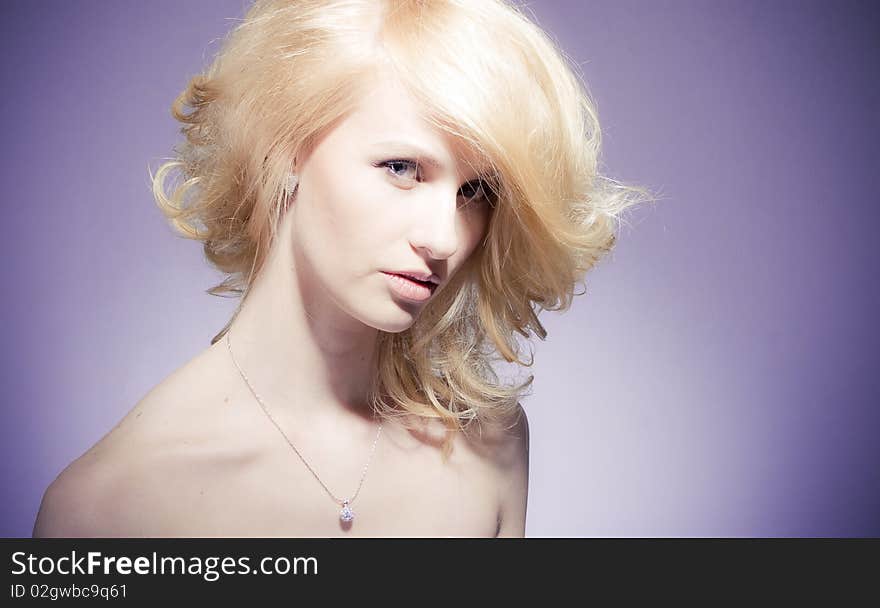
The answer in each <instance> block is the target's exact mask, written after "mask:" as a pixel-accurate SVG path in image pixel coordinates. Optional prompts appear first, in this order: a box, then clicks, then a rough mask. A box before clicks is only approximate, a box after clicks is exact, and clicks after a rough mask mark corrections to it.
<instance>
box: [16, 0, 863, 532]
mask: <svg viewBox="0 0 880 608" xmlns="http://www.w3.org/2000/svg"><path fill="white" fill-rule="evenodd" d="M247 4H248V3H247V2H245V0H225V1H218V0H199V1H196V0H188V1H187V2H178V1H169V0H164V1H162V2H157V1H152V2H136V1H134V0H129V1H127V2H110V1H103V2H96V1H88V2H86V1H82V0H81V1H78V2H45V1H43V2H39V3H25V2H18V3H9V4H5V5H4V13H5V15H4V17H5V18H4V19H3V22H2V23H3V25H2V28H3V36H2V37H0V45H2V58H3V59H2V70H3V82H4V83H5V86H4V94H3V95H2V98H0V99H2V104H3V111H2V122H3V132H4V134H5V136H6V137H7V142H8V143H9V144H10V145H9V146H8V147H7V154H6V158H5V162H3V163H2V169H0V170H2V172H3V183H4V184H5V186H4V189H5V194H4V202H3V212H4V218H5V220H6V224H5V226H6V231H5V238H3V239H2V252H3V258H2V259H5V260H7V261H9V262H10V263H9V264H6V265H5V266H4V269H3V272H4V274H5V276H6V281H5V283H6V285H7V287H6V288H5V297H4V298H3V303H2V307H3V319H4V320H5V325H6V328H7V334H6V339H5V340H3V367H2V372H0V373H2V378H3V387H4V395H3V406H2V414H3V418H2V429H0V467H2V468H0V482H2V488H3V490H2V500H0V535H3V536H16V537H18V536H29V535H30V534H31V529H32V526H33V522H34V517H35V515H36V512H37V509H38V506H39V502H40V498H41V496H42V493H43V491H44V489H45V488H46V486H47V485H48V484H49V483H50V482H51V481H52V479H53V478H54V477H55V476H56V475H57V474H58V473H59V472H60V471H61V470H62V469H63V468H64V467H65V466H66V465H67V464H68V463H69V462H70V461H71V460H73V459H74V458H76V457H78V456H79V455H80V454H81V453H82V452H83V451H85V450H86V449H87V448H88V447H89V446H91V445H92V444H93V443H94V442H95V441H97V440H98V439H99V438H100V437H101V436H102V435H103V434H104V433H106V432H107V431H109V430H110V428H111V427H112V426H113V425H115V424H116V422H117V421H118V420H119V419H120V418H121V417H122V416H123V414H124V413H125V412H127V411H128V410H129V409H130V408H131V407H132V406H133V405H134V404H135V403H136V402H137V401H138V400H139V399H140V398H141V397H142V396H143V395H144V394H145V393H146V392H147V391H148V390H149V389H150V388H152V387H153V386H155V385H156V384H157V383H158V382H160V381H161V380H162V379H163V378H164V377H165V376H167V375H168V374H169V373H171V372H172V371H174V370H175V369H177V368H178V367H180V366H181V365H183V364H184V363H185V362H186V361H187V360H189V359H190V358H191V357H193V356H195V354H196V353H198V352H199V351H201V350H202V349H204V348H206V347H207V346H208V344H209V341H210V338H211V337H212V336H213V335H214V334H215V333H216V332H217V331H218V330H219V329H220V328H221V327H222V326H223V324H224V323H225V321H226V320H227V318H228V316H229V315H230V314H231V313H232V311H233V308H234V302H233V301H231V300H223V299H219V298H214V297H211V296H208V295H206V294H205V293H204V291H205V289H207V288H208V287H210V286H211V285H213V284H215V283H216V282H218V281H219V280H220V278H221V275H220V274H219V273H217V272H215V271H213V270H212V269H210V268H209V267H208V266H207V264H206V262H205V261H204V260H203V257H202V254H201V250H200V248H199V246H198V244H197V243H195V242H192V241H186V240H184V239H181V238H178V237H176V236H174V235H173V234H172V232H171V230H170V229H169V228H168V227H167V225H166V224H165V222H164V220H163V218H162V217H161V214H160V213H159V211H158V210H157V209H156V208H155V207H154V205H153V202H152V197H151V194H150V192H149V184H148V174H147V165H148V163H149V164H150V166H152V167H154V168H155V167H156V166H158V164H159V162H160V161H161V159H162V157H165V156H167V155H169V154H171V146H172V145H173V144H174V142H175V141H177V126H178V125H177V124H176V123H175V122H174V121H173V120H172V118H171V117H170V114H169V106H170V104H171V102H172V100H173V99H174V97H175V96H176V95H177V94H178V92H179V91H180V90H181V89H182V88H183V87H184V85H185V84H186V81H187V79H188V78H189V77H190V76H191V75H192V74H194V73H195V72H196V71H198V70H199V69H200V68H201V67H202V66H203V65H205V64H206V63H207V61H208V60H209V59H210V57H211V56H212V55H213V53H214V52H215V51H216V50H217V44H216V42H215V43H211V41H216V40H217V39H219V38H220V37H222V36H223V35H224V34H225V33H226V32H227V31H228V30H229V29H230V28H231V27H232V26H233V25H234V21H233V20H235V19H239V18H240V17H241V16H242V15H243V14H244V8H245V6H246V5H247ZM530 7H531V11H532V13H533V14H534V15H535V17H536V19H537V21H538V22H539V23H540V24H541V25H543V26H544V27H545V29H547V30H548V31H549V32H550V33H551V35H552V36H554V37H555V38H556V39H557V40H558V41H559V42H560V44H561V45H562V47H563V48H564V49H565V50H566V52H567V54H568V55H569V56H570V57H571V58H572V59H573V60H574V61H576V62H578V63H579V64H581V65H582V66H583V71H584V74H585V76H586V80H587V82H588V84H589V86H590V90H591V91H592V93H593V95H594V97H595V98H596V100H597V102H598V107H599V114H600V120H601V121H602V124H603V128H604V166H605V168H606V171H607V172H608V173H609V174H610V175H611V176H613V177H615V178H617V179H620V180H622V181H625V182H632V183H638V184H643V185H646V186H648V187H650V188H652V189H654V190H655V191H660V193H661V194H662V195H663V199H662V200H661V201H660V202H659V203H658V204H657V205H655V206H651V207H645V208H643V209H641V210H639V211H638V212H636V213H634V214H633V215H632V216H631V217H630V222H629V225H627V226H626V227H625V228H624V230H623V232H622V234H621V238H620V241H619V243H618V246H617V248H616V250H615V252H614V253H613V254H612V255H611V256H610V257H609V258H607V259H606V260H605V261H604V262H603V263H602V265H600V266H599V267H598V268H597V269H596V270H595V271H594V273H593V274H592V275H589V276H588V279H587V295H585V296H581V297H579V298H576V299H575V304H574V307H573V308H572V310H571V311H569V312H567V313H565V314H561V315H560V314H557V313H547V312H545V313H542V315H541V318H542V321H543V322H544V323H545V325H546V327H547V329H548V331H549V336H548V339H547V341H546V342H541V341H540V340H536V341H535V353H536V363H535V366H534V368H533V369H532V370H531V372H532V373H534V374H535V383H534V385H533V390H532V395H531V396H529V397H527V398H526V399H525V400H524V405H525V407H526V409H527V411H528V414H529V419H530V421H531V480H530V496H529V511H528V522H527V529H526V532H527V535H528V536H880V472H878V471H880V456H878V455H880V450H878V449H877V448H876V446H875V437H876V436H877V429H878V423H880V413H878V405H880V381H878V375H880V374H878V371H880V367H878V356H877V353H878V348H880V339H878V331H877V329H876V313H877V311H878V310H880V297H878V294H880V290H878V288H877V285H876V283H875V279H876V276H877V275H876V267H877V262H878V256H877V253H876V252H877V245H876V242H875V239H874V233H875V232H876V231H877V227H878V219H880V212H878V194H877V193H878V192H880V183H878V181H880V180H878V175H880V171H878V162H877V161H878V157H880V155H878V152H880V150H878V141H880V129H878V112H877V108H878V102H880V96H878V88H880V87H878V84H877V73H878V72H877V68H878V54H880V53H878V49H880V44H878V40H880V36H878V32H880V18H878V12H880V11H878V9H877V8H876V6H875V7H871V8H868V7H867V5H862V4H861V3H850V4H848V5H847V4H846V3H842V2H835V3H831V2H828V3H825V4H817V3H807V2H778V1H777V2H769V1H763V2H745V1H742V0H740V1H737V2H726V3H719V2H708V1H703V2H691V1H687V2H685V1H677V2H648V1H642V2H633V1H626V2H621V1H620V0H614V1H601V2H598V1H594V2H588V3H587V2H581V1H574V0H571V1H552V0H541V1H534V2H531V3H530ZM872 276H873V277H875V279H872V278H871V277H872ZM872 446H874V447H872Z"/></svg>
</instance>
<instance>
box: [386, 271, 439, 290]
mask: <svg viewBox="0 0 880 608" xmlns="http://www.w3.org/2000/svg"><path fill="white" fill-rule="evenodd" d="M388 274H393V275H395V276H398V277H403V278H404V279H409V280H410V281H415V282H416V283H419V284H420V285H424V286H425V287H427V288H429V289H434V287H436V286H437V284H436V283H433V282H431V281H423V280H422V279H417V278H416V277H414V276H412V275H411V274H406V273H403V272H389V273H388Z"/></svg>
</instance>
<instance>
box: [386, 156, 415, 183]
mask: <svg viewBox="0 0 880 608" xmlns="http://www.w3.org/2000/svg"><path fill="white" fill-rule="evenodd" d="M378 166H379V167H386V168H387V169H388V171H389V172H390V173H391V175H392V176H394V177H396V178H400V179H419V178H420V177H421V173H420V172H419V169H420V168H421V167H419V164H418V163H417V162H416V161H414V160H409V159H395V160H387V161H385V162H382V163H379V165H378ZM401 168H402V169H403V173H401V172H399V171H398V169H401ZM410 169H412V170H415V171H416V175H415V176H413V177H407V176H406V175H407V174H406V171H408V170H410Z"/></svg>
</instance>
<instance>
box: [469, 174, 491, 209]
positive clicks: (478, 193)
mask: <svg viewBox="0 0 880 608" xmlns="http://www.w3.org/2000/svg"><path fill="white" fill-rule="evenodd" d="M461 192H462V195H463V196H464V197H465V198H466V199H467V203H465V205H469V204H470V203H471V201H472V200H474V199H477V200H479V201H480V202H483V203H487V204H488V205H489V206H490V207H494V206H495V201H496V194H495V190H494V189H492V187H491V186H490V185H489V184H488V183H486V182H485V181H483V180H481V179H476V180H471V181H469V182H468V183H466V184H465V185H464V186H462V187H461Z"/></svg>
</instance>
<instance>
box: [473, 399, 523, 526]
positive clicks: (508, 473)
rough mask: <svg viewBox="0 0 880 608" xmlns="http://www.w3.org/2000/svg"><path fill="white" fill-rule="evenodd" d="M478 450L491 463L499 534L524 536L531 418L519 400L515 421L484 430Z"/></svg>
mask: <svg viewBox="0 0 880 608" xmlns="http://www.w3.org/2000/svg"><path fill="white" fill-rule="evenodd" d="M479 450H480V452H481V453H482V455H483V460H484V461H485V462H486V463H487V464H488V469H489V474H490V477H491V481H492V485H493V486H494V488H495V492H496V496H497V501H498V519H499V524H498V533H497V536H520V537H521V536H524V535H525V521H526V509H527V503H528V486H529V421H528V417H527V416H526V412H525V409H524V408H523V407H522V405H521V404H519V403H517V406H516V410H515V413H514V419H513V422H512V423H511V424H510V425H509V426H508V427H507V428H504V429H499V430H493V431H491V432H486V433H482V434H481V439H480V441H479Z"/></svg>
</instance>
